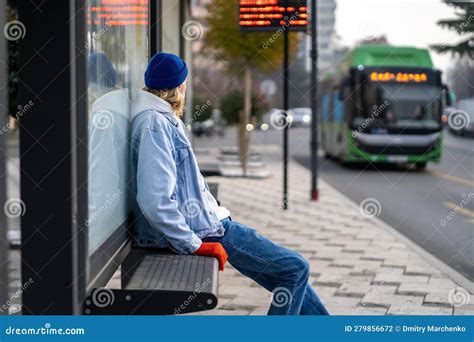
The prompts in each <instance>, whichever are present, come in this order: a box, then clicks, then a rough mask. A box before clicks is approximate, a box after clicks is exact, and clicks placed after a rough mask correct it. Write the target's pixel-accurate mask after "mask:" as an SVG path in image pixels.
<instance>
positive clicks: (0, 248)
mask: <svg viewBox="0 0 474 342" xmlns="http://www.w3.org/2000/svg"><path fill="white" fill-rule="evenodd" d="M5 5H6V1H4V0H0V8H1V11H0V27H4V25H5V22H6V17H5ZM7 60H8V59H7V43H6V39H5V38H4V37H1V38H0V61H1V62H2V63H0V84H2V85H5V84H7V79H8V77H7V75H8V73H7V72H8V70H7V65H8V63H7ZM7 90H8V87H6V86H2V88H0V103H2V104H5V105H0V127H6V124H7V120H8V118H7V117H8V108H7V103H8V102H7V100H8V97H7ZM0 150H1V151H2V153H1V154H0V205H1V207H2V209H3V206H4V203H5V202H6V200H7V193H6V192H7V186H6V185H7V182H6V177H7V174H6V162H7V161H6V157H7V155H6V153H4V152H3V151H5V150H6V141H5V134H1V135H0ZM7 301H8V243H7V220H6V217H5V211H4V210H2V211H0V305H4V304H5V303H6V302H7ZM1 315H8V308H6V309H5V310H0V316H1Z"/></svg>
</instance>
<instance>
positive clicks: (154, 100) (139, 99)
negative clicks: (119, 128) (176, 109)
mask: <svg viewBox="0 0 474 342" xmlns="http://www.w3.org/2000/svg"><path fill="white" fill-rule="evenodd" d="M147 110H153V111H156V112H158V113H160V114H163V115H164V116H165V117H166V118H167V119H168V120H170V121H171V123H173V124H174V125H175V126H178V123H179V121H178V118H177V117H176V116H175V115H174V113H173V108H172V107H171V105H170V104H169V103H168V102H166V101H165V100H163V99H161V98H159V97H158V96H156V95H153V94H151V93H149V92H147V91H144V90H139V91H137V92H136V94H135V99H134V100H133V101H132V110H131V112H132V120H133V119H135V117H136V116H138V114H140V113H143V112H145V111H147Z"/></svg>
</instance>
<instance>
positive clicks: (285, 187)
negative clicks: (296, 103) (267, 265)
mask: <svg viewBox="0 0 474 342" xmlns="http://www.w3.org/2000/svg"><path fill="white" fill-rule="evenodd" d="M286 20H288V18H286ZM288 30H289V23H287V25H286V27H285V32H284V52H283V113H284V115H285V128H284V129H283V209H284V210H287V209H288V129H289V127H288V126H289V123H288V121H287V120H288V93H289V92H288V79H289V77H290V76H289V74H290V72H289V70H288V64H289V62H288V59H289V58H288V57H289V56H288V54H289V53H288V50H289V32H288Z"/></svg>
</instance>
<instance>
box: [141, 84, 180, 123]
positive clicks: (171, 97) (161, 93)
mask: <svg viewBox="0 0 474 342" xmlns="http://www.w3.org/2000/svg"><path fill="white" fill-rule="evenodd" d="M143 90H145V91H147V92H149V93H151V94H153V95H156V96H158V97H159V98H161V99H163V100H165V101H166V102H168V103H169V104H170V105H171V108H173V111H174V114H175V115H176V116H177V117H179V118H180V117H182V116H183V112H184V104H185V102H184V94H183V93H182V92H181V90H179V87H177V88H173V89H160V90H157V89H151V88H148V87H145V88H143Z"/></svg>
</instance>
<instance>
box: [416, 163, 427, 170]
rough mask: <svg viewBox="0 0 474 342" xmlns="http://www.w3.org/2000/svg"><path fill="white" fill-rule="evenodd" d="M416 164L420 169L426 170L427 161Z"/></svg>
mask: <svg viewBox="0 0 474 342" xmlns="http://www.w3.org/2000/svg"><path fill="white" fill-rule="evenodd" d="M415 165H416V168H417V169H418V170H424V169H425V168H426V162H421V163H416V164H415Z"/></svg>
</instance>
